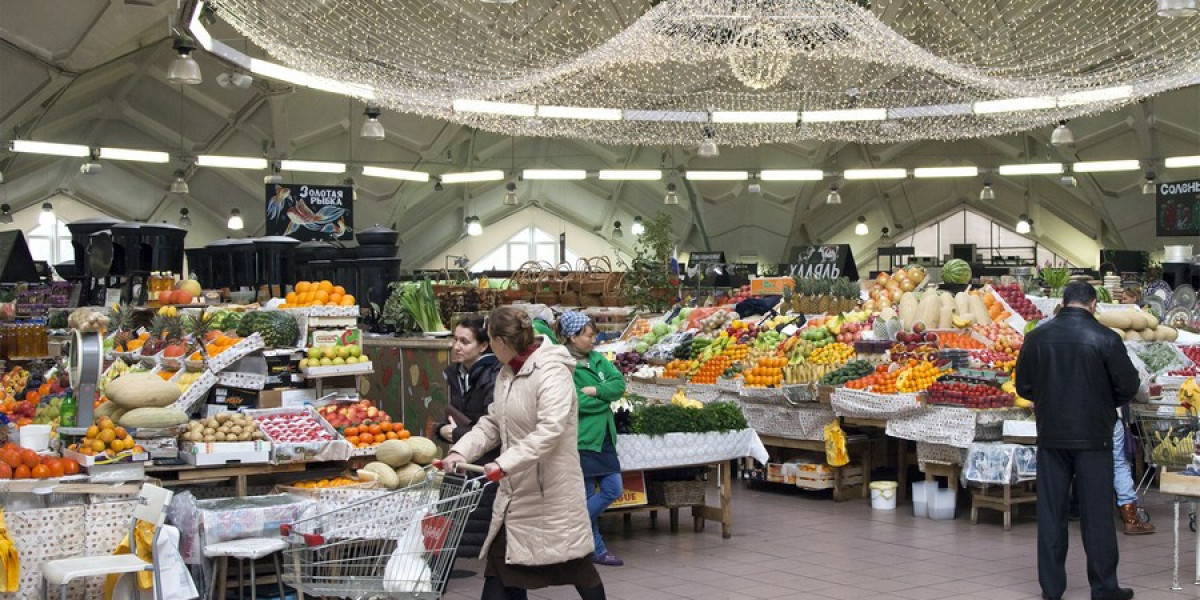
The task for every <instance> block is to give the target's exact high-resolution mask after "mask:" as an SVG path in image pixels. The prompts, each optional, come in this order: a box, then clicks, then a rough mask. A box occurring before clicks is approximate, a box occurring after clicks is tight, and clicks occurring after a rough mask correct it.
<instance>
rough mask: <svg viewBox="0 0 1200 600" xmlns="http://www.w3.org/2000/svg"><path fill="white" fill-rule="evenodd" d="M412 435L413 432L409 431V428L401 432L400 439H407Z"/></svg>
mask: <svg viewBox="0 0 1200 600" xmlns="http://www.w3.org/2000/svg"><path fill="white" fill-rule="evenodd" d="M410 436H412V434H411V433H409V432H408V430H404V431H401V432H400V439H402V440H407V439H408V438H409V437H410Z"/></svg>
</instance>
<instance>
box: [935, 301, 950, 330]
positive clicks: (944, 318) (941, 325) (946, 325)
mask: <svg viewBox="0 0 1200 600" xmlns="http://www.w3.org/2000/svg"><path fill="white" fill-rule="evenodd" d="M950 304H954V301H951V302H950ZM937 328H938V329H953V328H954V307H953V306H946V305H945V304H943V305H942V310H941V314H940V315H939V316H938V325H937Z"/></svg>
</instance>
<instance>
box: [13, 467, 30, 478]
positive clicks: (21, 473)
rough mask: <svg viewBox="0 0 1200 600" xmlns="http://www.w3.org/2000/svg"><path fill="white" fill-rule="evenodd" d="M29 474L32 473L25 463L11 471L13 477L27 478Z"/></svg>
mask: <svg viewBox="0 0 1200 600" xmlns="http://www.w3.org/2000/svg"><path fill="white" fill-rule="evenodd" d="M30 475H32V472H31V471H30V470H29V467H27V466H25V465H21V466H19V467H17V468H16V470H15V471H13V479H29V476H30Z"/></svg>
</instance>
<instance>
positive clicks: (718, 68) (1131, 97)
mask: <svg viewBox="0 0 1200 600" xmlns="http://www.w3.org/2000/svg"><path fill="white" fill-rule="evenodd" d="M215 4H216V9H217V15H218V17H219V18H221V19H223V20H224V21H226V22H228V23H229V24H230V25H232V26H233V27H234V28H235V29H236V30H237V31H239V32H240V33H241V34H243V35H245V36H246V37H247V38H249V39H250V40H251V41H252V42H254V43H255V44H256V45H258V46H259V47H261V48H263V49H264V50H266V51H267V52H268V53H269V54H270V55H272V56H273V57H275V58H276V59H277V60H279V61H281V62H282V63H284V64H285V65H287V66H290V67H292V68H295V69H298V70H300V71H302V72H304V73H306V74H310V75H313V76H317V77H324V78H329V79H332V80H336V81H338V82H342V83H344V84H345V85H346V89H347V90H349V92H348V93H350V94H352V95H353V94H354V93H355V92H354V90H370V93H371V96H372V101H373V102H374V103H377V104H382V105H384V106H388V107H390V108H392V109H395V110H398V111H403V112H410V113H416V114H421V115H426V116H431V117H436V118H441V119H447V120H450V121H454V122H458V123H462V124H465V125H469V126H472V127H477V128H480V129H484V130H489V131H494V132H498V133H502V134H506V135H525V136H558V137H573V138H581V139H587V140H593V141H598V142H605V143H618V144H647V145H649V144H695V143H697V142H699V141H700V140H702V139H704V137H705V136H706V135H708V134H711V137H712V139H713V140H714V141H716V142H717V143H720V144H723V145H759V144H766V143H786V142H798V141H803V140H813V139H819V140H842V141H852V142H866V143H879V142H898V141H907V140H916V139H942V140H948V139H959V138H970V137H982V136H990V135H999V134H1004V133H1009V132H1013V131H1021V130H1027V129H1030V128H1034V127H1040V126H1045V125H1048V124H1053V123H1056V122H1058V121H1061V120H1066V119H1071V118H1075V117H1079V116H1081V115H1087V114H1094V113H1097V112H1102V111H1106V110H1112V109H1114V108H1118V107H1120V106H1123V105H1126V104H1129V103H1131V102H1135V101H1137V100H1139V99H1141V98H1144V97H1147V96H1151V95H1154V94H1158V93H1160V92H1163V91H1167V90H1171V89H1175V88H1179V87H1184V86H1186V85H1190V84H1193V83H1196V82H1197V74H1198V73H1200V19H1196V18H1175V19H1170V18H1163V17H1159V16H1158V15H1157V14H1156V1H1155V0H1089V1H1088V2H1059V1H1057V0H1023V1H1020V2H1000V1H999V0H953V1H951V0H875V1H873V2H870V3H869V6H866V5H867V4H868V3H867V2H861V3H860V2H854V1H851V0H659V1H654V0H610V1H609V2H551V1H549V0H522V1H521V2H515V3H511V4H489V3H480V2H474V1H466V0H461V1H451V2H394V1H392V0H353V1H351V0H273V1H272V2H266V3H264V2H259V1H257V0H219V2H216V3H215Z"/></svg>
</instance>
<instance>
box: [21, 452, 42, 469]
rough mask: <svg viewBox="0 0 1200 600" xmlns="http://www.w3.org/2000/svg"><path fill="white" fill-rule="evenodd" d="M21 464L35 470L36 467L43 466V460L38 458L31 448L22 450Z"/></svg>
mask: <svg viewBox="0 0 1200 600" xmlns="http://www.w3.org/2000/svg"><path fill="white" fill-rule="evenodd" d="M21 464H23V465H25V466H26V467H29V468H30V469H33V468H34V467H36V466H38V465H40V464H42V461H41V459H39V458H38V455H37V452H34V451H33V450H30V449H29V448H22V449H21Z"/></svg>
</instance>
